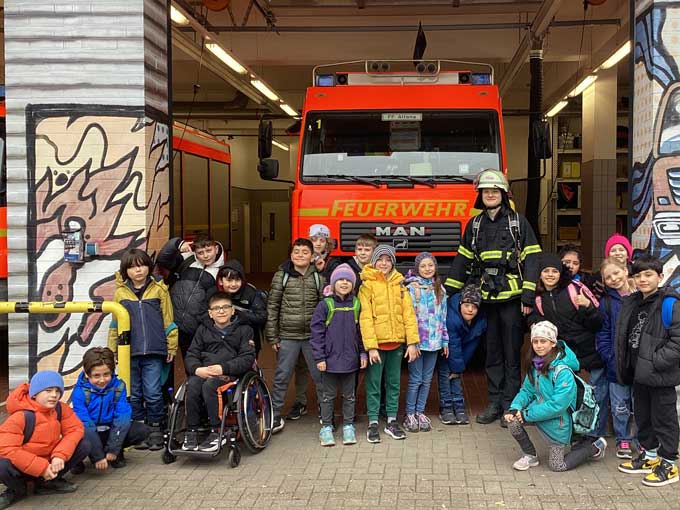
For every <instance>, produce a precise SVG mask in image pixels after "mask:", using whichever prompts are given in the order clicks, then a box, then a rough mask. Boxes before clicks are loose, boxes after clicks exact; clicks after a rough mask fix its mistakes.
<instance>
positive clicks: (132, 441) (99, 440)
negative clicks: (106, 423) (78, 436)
mask: <svg viewBox="0 0 680 510" xmlns="http://www.w3.org/2000/svg"><path fill="white" fill-rule="evenodd" d="M110 433H111V430H105V431H101V432H97V431H96V430H93V429H85V438H86V439H87V440H88V441H89V442H90V445H91V446H92V449H91V450H90V461H92V464H94V463H95V462H97V461H100V460H102V459H103V458H104V457H106V454H107V453H115V454H116V455H120V453H121V451H122V450H118V451H110V450H108V449H107V443H108V441H109V434H110ZM147 437H149V427H147V426H146V425H144V424H143V423H140V422H138V421H133V422H132V423H131V424H130V428H129V429H128V432H127V434H126V435H125V439H124V440H123V444H122V448H123V449H125V448H127V447H128V446H133V445H136V444H140V443H141V442H142V441H144V440H145V439H146V438H147Z"/></svg>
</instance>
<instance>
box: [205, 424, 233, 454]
mask: <svg viewBox="0 0 680 510" xmlns="http://www.w3.org/2000/svg"><path fill="white" fill-rule="evenodd" d="M220 442H221V444H220ZM225 444H227V441H226V439H225V438H224V437H221V438H220V431H219V430H217V429H212V430H211V431H210V433H209V434H208V435H207V436H206V438H205V441H203V442H202V443H201V444H200V445H198V451H199V452H216V451H217V450H219V449H220V446H224V445H225Z"/></svg>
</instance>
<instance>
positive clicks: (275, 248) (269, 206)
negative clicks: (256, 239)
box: [262, 202, 290, 272]
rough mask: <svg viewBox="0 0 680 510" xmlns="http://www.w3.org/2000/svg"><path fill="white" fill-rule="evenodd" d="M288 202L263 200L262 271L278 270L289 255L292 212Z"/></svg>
mask: <svg viewBox="0 0 680 510" xmlns="http://www.w3.org/2000/svg"><path fill="white" fill-rule="evenodd" d="M289 207H290V206H289V203H288V202H262V271H263V272H273V271H276V270H277V269H278V267H279V265H280V264H281V263H282V262H283V261H284V260H286V258H287V257H288V247H289V244H290V213H289Z"/></svg>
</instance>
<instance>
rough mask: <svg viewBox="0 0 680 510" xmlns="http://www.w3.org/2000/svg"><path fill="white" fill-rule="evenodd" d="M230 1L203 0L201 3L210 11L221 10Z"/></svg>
mask: <svg viewBox="0 0 680 510" xmlns="http://www.w3.org/2000/svg"><path fill="white" fill-rule="evenodd" d="M230 3H231V0H203V5H205V6H206V7H207V8H208V9H210V10H211V11H223V10H224V9H226V8H227V7H229V4H230Z"/></svg>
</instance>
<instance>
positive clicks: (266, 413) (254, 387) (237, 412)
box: [162, 366, 274, 468]
mask: <svg viewBox="0 0 680 510" xmlns="http://www.w3.org/2000/svg"><path fill="white" fill-rule="evenodd" d="M185 396H186V382H184V383H183V384H182V385H181V386H180V388H179V389H178V390H177V393H176V394H175V396H174V397H173V399H172V403H171V406H170V411H169V420H168V423H169V426H168V430H167V431H166V434H165V446H164V448H163V452H162V460H163V463H164V464H171V463H173V462H175V461H176V460H177V457H178V456H187V457H203V458H213V457H217V456H218V455H219V454H220V453H221V452H222V450H224V449H227V450H229V465H230V466H231V467H232V468H235V467H237V466H238V465H239V464H240V462H241V449H240V447H239V445H238V441H239V440H241V442H242V443H243V444H245V446H246V448H247V449H248V450H249V451H250V452H252V453H253V454H257V453H260V452H261V451H262V450H264V449H265V448H266V447H267V444H269V440H270V439H271V435H272V422H273V421H274V409H273V407H272V401H271V394H270V392H269V388H268V387H267V384H266V383H265V380H264V378H263V376H262V371H261V370H260V369H259V367H257V366H255V367H254V368H253V370H252V371H249V372H246V373H245V374H244V375H243V376H242V377H241V378H240V379H238V380H232V381H225V384H224V385H223V386H221V387H220V388H219V393H218V400H219V402H220V404H221V405H220V408H221V416H222V423H221V426H220V431H219V434H220V441H219V447H218V449H217V450H216V451H200V450H196V451H186V450H182V442H183V441H184V434H185V433H186V431H187V427H186V407H185V402H184V399H185ZM209 430H210V429H209V428H208V429H207V430H206V431H204V433H203V435H202V436H201V432H202V430H201V429H199V442H200V441H201V440H202V439H203V437H204V436H205V435H206V434H207V432H208V431H209Z"/></svg>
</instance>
